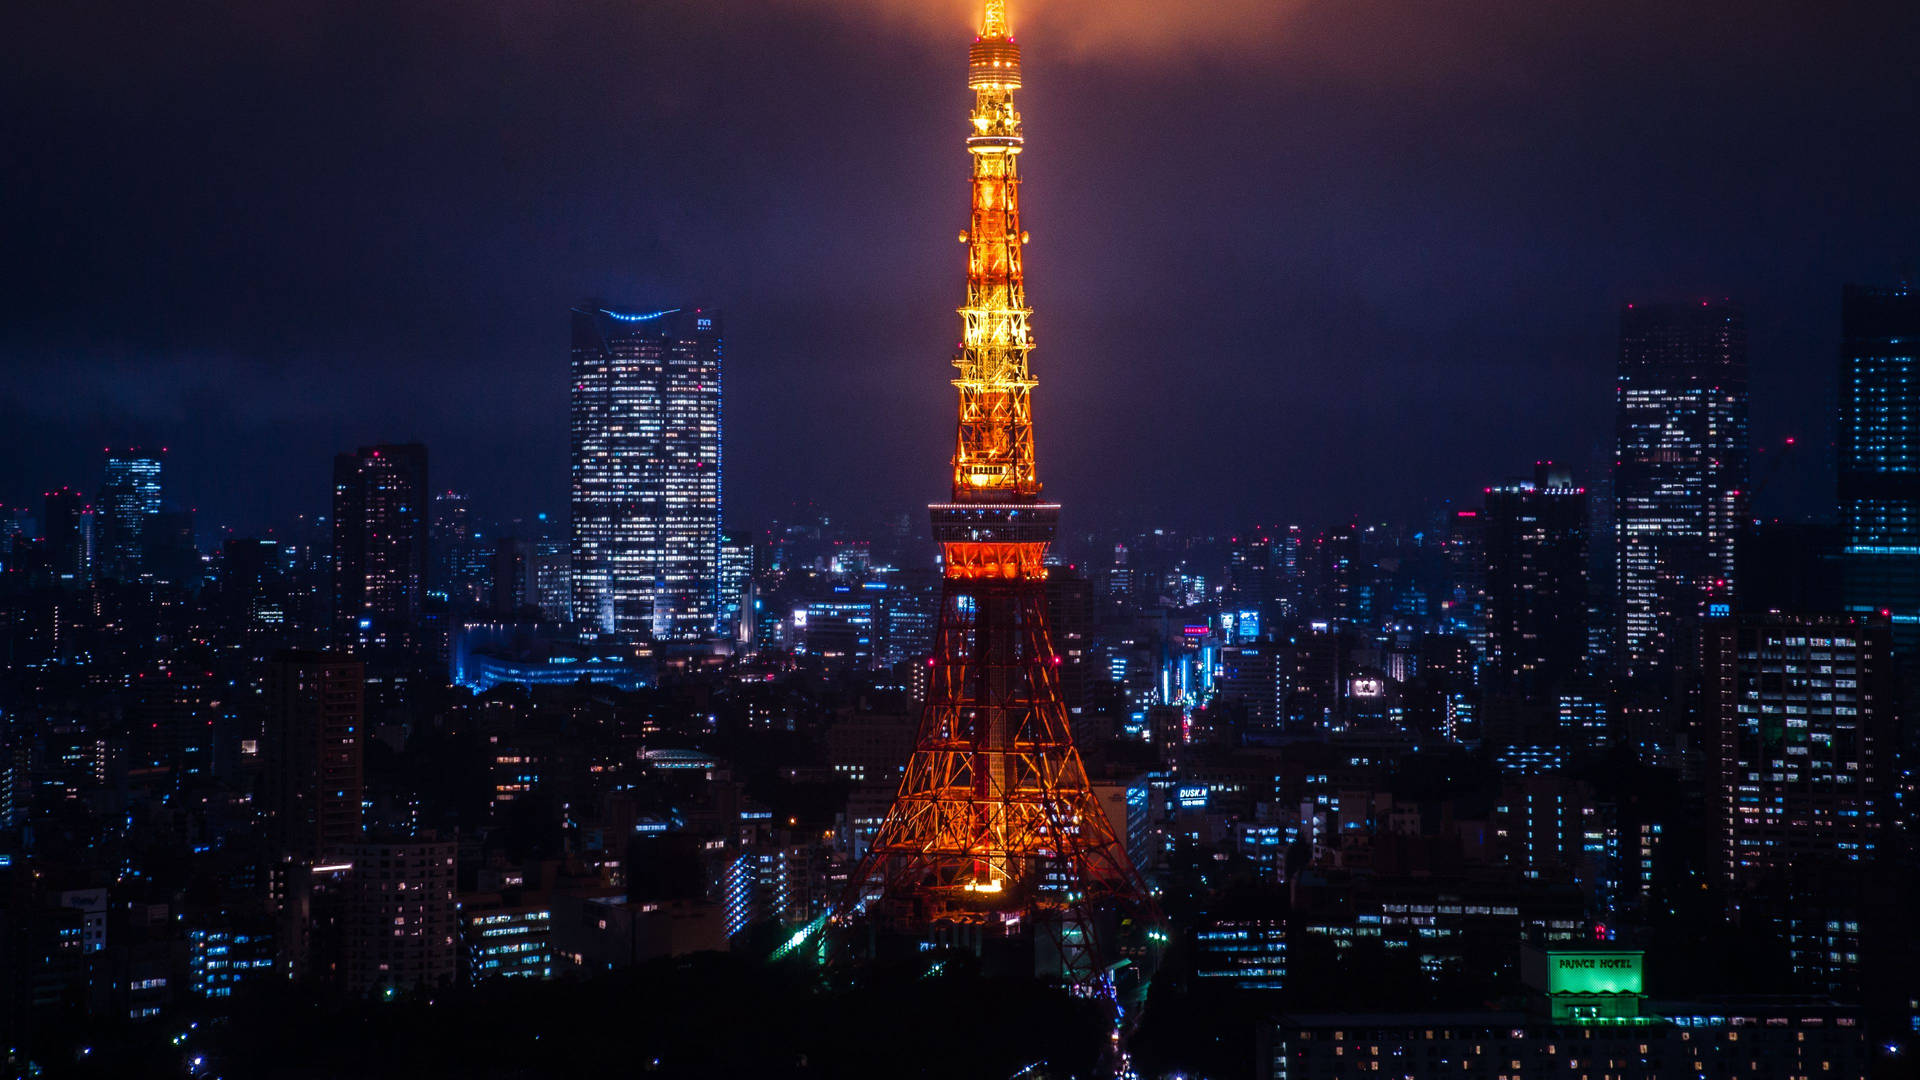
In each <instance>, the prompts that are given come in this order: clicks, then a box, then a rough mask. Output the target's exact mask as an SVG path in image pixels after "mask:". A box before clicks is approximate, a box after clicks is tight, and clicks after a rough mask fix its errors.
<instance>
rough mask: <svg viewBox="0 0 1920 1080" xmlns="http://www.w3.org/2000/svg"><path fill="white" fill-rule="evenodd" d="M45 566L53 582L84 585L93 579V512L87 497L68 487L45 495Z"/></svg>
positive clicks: (43, 526)
mask: <svg viewBox="0 0 1920 1080" xmlns="http://www.w3.org/2000/svg"><path fill="white" fill-rule="evenodd" d="M45 518H46V521H45V524H43V525H42V526H41V527H42V528H43V529H44V530H45V531H46V534H47V565H48V568H49V569H51V570H52V572H53V579H54V580H55V581H58V582H62V583H65V584H68V585H84V584H86V582H87V581H88V579H90V578H91V577H92V576H93V559H94V531H93V528H94V512H93V507H92V505H90V504H89V503H88V502H87V497H86V496H85V495H82V494H81V493H80V492H78V491H75V490H73V489H72V488H70V487H62V488H56V489H55V490H53V491H49V492H47V507H46V514H45Z"/></svg>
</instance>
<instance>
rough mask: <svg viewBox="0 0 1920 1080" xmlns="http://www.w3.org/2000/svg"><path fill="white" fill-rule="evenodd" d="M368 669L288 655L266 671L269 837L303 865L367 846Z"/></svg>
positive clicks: (342, 660) (347, 660) (345, 660)
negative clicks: (363, 802)
mask: <svg viewBox="0 0 1920 1080" xmlns="http://www.w3.org/2000/svg"><path fill="white" fill-rule="evenodd" d="M365 677H366V669H365V666H364V665H363V664H362V663H361V662H360V661H359V660H358V659H355V658H353V657H349V656H342V655H339V654H337V653H321V652H301V651H293V650H288V651H285V652H281V653H277V654H275V656H274V657H273V659H272V661H270V662H269V664H268V666H267V679H266V707H265V716H264V717H263V720H264V724H263V731H264V734H265V736H266V739H265V743H266V746H265V750H266V758H267V767H266V775H265V778H264V779H265V781H266V783H265V789H266V804H267V805H266V813H267V815H268V822H269V827H268V835H269V836H270V837H271V838H272V840H273V842H274V846H275V849H276V850H275V854H277V855H281V856H283V857H290V858H293V859H296V860H303V861H306V862H313V861H315V860H320V859H327V858H333V857H336V856H341V855H345V854H347V853H348V852H349V850H350V849H351V846H352V845H353V844H356V843H358V842H359V841H360V838H361V831H360V796H361V792H362V789H363V787H364V785H365V772H364V770H363V766H362V752H363V748H364V747H365V745H366V736H365V732H364V731H363V729H364V728H365V726H366V721H365V708H364V699H363V697H362V694H363V690H364V686H365Z"/></svg>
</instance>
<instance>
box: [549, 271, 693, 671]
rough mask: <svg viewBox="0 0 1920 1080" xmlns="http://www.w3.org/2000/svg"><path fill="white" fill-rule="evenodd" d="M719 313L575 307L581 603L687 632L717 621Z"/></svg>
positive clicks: (643, 624)
mask: <svg viewBox="0 0 1920 1080" xmlns="http://www.w3.org/2000/svg"><path fill="white" fill-rule="evenodd" d="M720 354H721V336H720V316H719V314H718V313H717V312H713V311H704V310H681V309H676V310H668V311H654V312H621V311H615V310H613V309H611V308H608V307H606V306H604V305H602V304H601V303H599V302H598V301H588V302H587V303H585V304H582V305H581V306H579V307H577V308H575V309H574V310H573V383H572V386H573V422H572V436H573V478H572V482H573V607H574V616H575V618H576V619H578V620H579V621H581V622H583V623H585V624H586V625H587V627H588V628H589V630H590V631H591V632H594V633H630V634H645V635H650V636H652V637H655V638H660V639H675V640H684V639H691V638H700V637H705V636H708V635H710V634H713V633H714V632H715V631H716V629H717V627H718V623H719V617H720V578H721V574H720V507H721V470H720V447H721V438H720V427H721V424H720Z"/></svg>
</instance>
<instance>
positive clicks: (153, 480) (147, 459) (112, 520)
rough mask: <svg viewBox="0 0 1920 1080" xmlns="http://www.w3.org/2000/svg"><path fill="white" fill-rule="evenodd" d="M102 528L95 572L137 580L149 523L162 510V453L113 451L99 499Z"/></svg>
mask: <svg viewBox="0 0 1920 1080" xmlns="http://www.w3.org/2000/svg"><path fill="white" fill-rule="evenodd" d="M95 505H96V507H97V517H96V518H95V524H96V525H97V527H98V528H99V531H100V548H99V562H98V565H97V567H96V572H97V573H98V574H99V576H100V577H103V578H107V579H110V580H113V581H137V580H139V577H140V571H141V566H142V561H143V557H144V555H145V553H146V534H147V526H148V524H149V523H150V522H151V521H152V520H153V515H155V514H157V513H159V512H160V457H159V456H158V455H156V454H149V453H147V452H145V451H143V450H141V449H139V448H137V447H136V448H130V449H128V450H125V451H118V452H115V451H110V452H109V453H108V455H107V468H106V473H105V475H104V476H103V477H102V479H101V482H100V497H99V498H98V499H97V500H96V502H95Z"/></svg>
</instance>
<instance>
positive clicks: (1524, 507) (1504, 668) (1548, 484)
mask: <svg viewBox="0 0 1920 1080" xmlns="http://www.w3.org/2000/svg"><path fill="white" fill-rule="evenodd" d="M1486 498H1487V508H1486V514H1485V517H1484V518H1483V522H1484V527H1485V534H1484V535H1485V544H1486V578H1485V580H1486V610H1487V623H1486V626H1487V679H1488V685H1489V687H1490V688H1491V689H1494V690H1496V691H1500V692H1505V693H1511V694H1517V695H1522V696H1525V697H1529V698H1537V699H1544V698H1545V697H1546V696H1547V695H1549V694H1551V693H1553V692H1554V691H1557V690H1559V689H1561V688H1563V687H1565V686H1567V685H1569V684H1570V683H1572V682H1573V681H1574V680H1576V679H1578V678H1579V677H1580V676H1581V675H1582V674H1584V668H1585V661H1586V656H1587V599H1588V589H1587V499H1586V491H1585V489H1583V488H1578V487H1575V486H1574V484H1573V479H1572V477H1571V475H1569V474H1568V473H1567V472H1566V471H1565V470H1564V469H1561V468H1559V467H1557V466H1555V465H1554V464H1553V463H1552V462H1540V463H1538V464H1537V465H1536V466H1535V468H1534V478H1533V480H1531V481H1525V480H1521V481H1514V482H1511V483H1507V484H1500V485H1496V486H1494V487H1490V488H1488V489H1487V492H1486Z"/></svg>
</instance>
